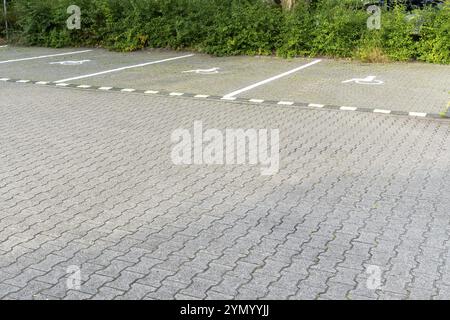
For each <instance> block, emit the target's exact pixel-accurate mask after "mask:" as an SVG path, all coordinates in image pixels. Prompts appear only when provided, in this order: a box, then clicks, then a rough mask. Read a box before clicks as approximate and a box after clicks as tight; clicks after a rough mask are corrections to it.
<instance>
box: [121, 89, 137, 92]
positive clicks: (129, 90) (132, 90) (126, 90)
mask: <svg viewBox="0 0 450 320" xmlns="http://www.w3.org/2000/svg"><path fill="white" fill-rule="evenodd" d="M120 91H122V92H135V91H136V89H122V90H120Z"/></svg>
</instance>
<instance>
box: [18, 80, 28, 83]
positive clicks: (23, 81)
mask: <svg viewBox="0 0 450 320" xmlns="http://www.w3.org/2000/svg"><path fill="white" fill-rule="evenodd" d="M16 82H17V83H28V82H30V80H17V81H16Z"/></svg>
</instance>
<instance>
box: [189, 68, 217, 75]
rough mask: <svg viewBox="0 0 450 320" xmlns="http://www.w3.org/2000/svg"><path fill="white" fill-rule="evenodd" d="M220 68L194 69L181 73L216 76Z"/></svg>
mask: <svg viewBox="0 0 450 320" xmlns="http://www.w3.org/2000/svg"><path fill="white" fill-rule="evenodd" d="M219 70H220V68H211V69H195V70H188V71H183V73H195V74H216V73H219Z"/></svg>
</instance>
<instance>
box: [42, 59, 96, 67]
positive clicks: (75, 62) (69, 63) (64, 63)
mask: <svg viewBox="0 0 450 320" xmlns="http://www.w3.org/2000/svg"><path fill="white" fill-rule="evenodd" d="M90 61H91V60H70V61H60V62H50V63H49V64H60V65H62V66H78V65H80V64H83V63H85V62H90Z"/></svg>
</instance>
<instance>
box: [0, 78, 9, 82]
mask: <svg viewBox="0 0 450 320" xmlns="http://www.w3.org/2000/svg"><path fill="white" fill-rule="evenodd" d="M8 80H9V78H0V81H8Z"/></svg>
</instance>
